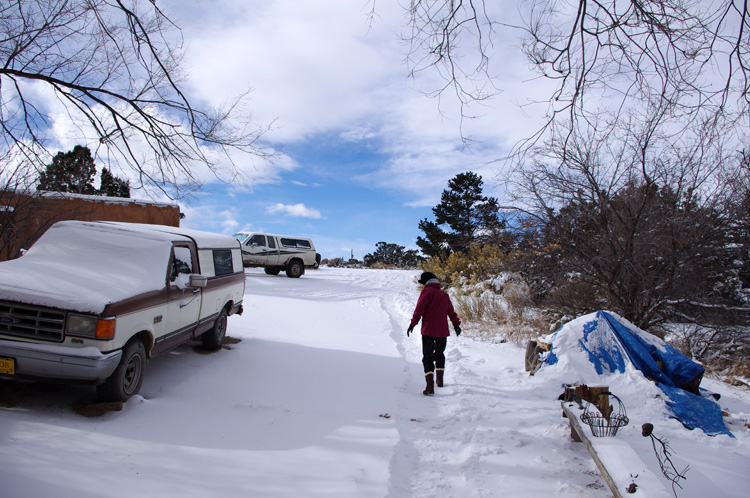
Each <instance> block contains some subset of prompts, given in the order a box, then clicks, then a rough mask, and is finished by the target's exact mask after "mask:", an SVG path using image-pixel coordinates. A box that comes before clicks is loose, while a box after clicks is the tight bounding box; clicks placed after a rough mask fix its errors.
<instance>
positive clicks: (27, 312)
mask: <svg viewBox="0 0 750 498" xmlns="http://www.w3.org/2000/svg"><path fill="white" fill-rule="evenodd" d="M64 329H65V312H63V311H57V310H53V309H50V308H41V307H35V306H28V305H25V304H16V303H8V302H3V301H0V334H2V335H9V336H14V337H26V338H29V339H39V340H42V341H55V342H62V340H63V336H64Z"/></svg>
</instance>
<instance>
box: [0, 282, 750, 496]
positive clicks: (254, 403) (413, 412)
mask: <svg viewBox="0 0 750 498" xmlns="http://www.w3.org/2000/svg"><path fill="white" fill-rule="evenodd" d="M415 275H416V272H407V271H378V270H347V269H330V268H322V269H321V270H319V271H308V272H307V274H306V275H305V276H303V277H302V278H300V279H296V280H295V279H289V278H286V277H284V276H277V277H272V276H268V275H265V274H264V273H263V271H262V270H248V272H247V289H246V293H245V313H244V314H243V315H242V316H241V317H238V316H235V317H232V318H230V320H229V335H230V336H231V337H234V338H237V339H240V340H241V341H240V342H239V343H237V344H233V345H231V346H230V348H231V349H224V350H221V351H219V352H217V353H214V354H198V353H197V352H195V351H193V345H186V346H183V347H180V348H178V349H176V350H175V351H173V352H172V353H171V354H168V355H166V356H163V357H159V358H156V359H154V360H153V361H151V362H150V363H149V365H148V369H147V371H146V379H145V381H144V383H143V388H142V390H141V395H140V396H137V397H135V398H133V399H131V400H130V401H129V402H128V403H126V404H125V406H124V408H123V410H122V411H119V412H109V413H107V414H105V415H103V416H101V417H94V418H86V417H83V416H81V415H78V414H76V413H75V412H74V411H73V409H72V406H73V405H74V404H75V403H76V402H77V401H79V400H80V399H82V398H86V397H88V396H90V395H91V391H90V390H87V389H84V388H76V387H70V386H66V387H62V388H54V389H49V388H44V389H41V388H38V387H37V388H34V389H31V390H30V391H29V390H28V389H21V388H19V387H17V386H16V385H12V386H9V385H8V384H7V383H3V384H0V387H1V388H2V389H4V390H6V391H7V390H11V392H14V393H15V395H16V396H20V398H19V400H18V403H17V404H16V405H15V406H13V407H11V408H0V462H2V464H1V465H0V496H2V497H3V498H14V497H18V498H28V497H51V496H54V497H62V498H66V497H75V498H89V497H91V498H93V497H132V496H154V497H167V496H180V497H185V498H187V497H213V496H221V497H294V498H298V497H302V496H304V497H317V496H320V497H326V498H330V497H389V498H402V497H403V498H405V497H461V498H464V497H485V496H506V497H541V496H545V497H546V496H571V497H604V496H611V493H610V491H609V489H608V487H607V486H606V484H605V483H604V480H603V479H602V477H601V475H600V474H599V472H598V470H597V468H596V466H595V465H594V463H593V461H592V459H591V458H590V457H589V454H588V452H587V451H586V449H585V447H584V446H583V444H580V443H574V442H573V441H572V440H571V439H570V437H569V433H570V430H569V427H568V423H567V421H566V420H565V419H564V418H562V417H561V408H560V403H559V401H557V397H558V395H559V394H560V393H561V392H562V387H561V385H562V384H563V383H564V382H566V379H562V378H559V372H558V373H556V372H555V370H554V369H549V370H548V371H546V372H545V371H540V372H539V373H538V374H537V375H536V376H534V377H529V375H528V374H527V373H526V372H525V371H524V360H523V350H521V349H519V348H518V347H516V346H514V345H512V344H493V343H487V342H481V341H475V340H472V339H471V338H467V337H464V336H461V337H458V338H456V337H453V336H452V337H451V338H450V339H449V342H448V348H447V350H446V356H447V358H448V360H447V368H446V386H445V387H443V388H439V389H437V392H436V394H435V396H432V397H426V396H423V395H422V394H421V391H422V389H423V387H424V386H423V383H424V376H423V374H422V371H421V368H422V367H421V363H420V358H421V349H420V340H419V336H418V335H417V334H414V335H412V336H411V337H410V338H407V337H406V334H405V330H406V327H407V325H408V321H409V318H410V316H411V313H412V311H413V306H414V304H415V303H416V299H417V295H418V286H417V285H416V284H415V283H414V277H415ZM605 380H606V381H607V382H610V381H611V384H612V385H611V389H612V390H613V392H615V393H616V394H617V395H618V396H619V397H620V398H621V399H622V400H623V401H624V403H625V405H626V407H627V409H628V415H629V416H630V424H629V425H628V426H627V427H625V428H624V429H621V430H620V432H618V435H617V439H621V440H622V441H625V442H627V443H628V444H630V445H631V446H632V447H633V449H634V450H635V451H636V453H637V454H638V456H639V458H640V459H641V460H642V461H643V462H644V463H645V464H647V466H648V467H649V468H650V469H651V470H653V472H655V473H657V474H659V475H660V473H659V469H658V464H657V460H656V457H655V455H654V452H653V449H652V448H651V443H650V441H649V440H648V439H646V438H643V437H641V435H640V432H641V424H642V423H644V422H651V423H653V424H654V426H655V429H654V433H655V434H656V435H658V436H659V437H662V438H664V439H667V440H668V441H669V442H670V443H671V447H672V453H673V461H674V462H675V466H676V467H678V470H683V469H684V468H685V467H686V466H689V470H688V471H687V474H686V476H687V480H686V481H683V482H682V486H683V489H682V490H679V489H678V496H680V497H705V496H711V497H712V498H718V497H722V496H746V494H745V493H746V488H747V486H748V484H750V477H749V475H748V471H750V432H749V431H748V429H746V428H745V427H744V424H743V420H745V419H748V418H750V395H748V392H747V391H742V390H738V389H735V388H732V387H729V386H726V385H724V384H721V383H718V382H716V381H712V380H710V379H706V380H704V383H703V385H704V386H705V387H708V388H709V389H711V390H713V391H717V392H719V393H721V394H722V395H723V397H722V399H721V404H722V407H723V408H725V409H727V410H728V411H729V413H730V418H729V420H730V426H729V427H730V429H731V430H732V431H733V432H734V434H735V435H736V436H737V437H736V439H732V438H729V437H728V436H718V437H708V436H706V435H704V434H703V433H701V432H699V431H694V432H690V431H687V430H685V429H683V428H682V426H681V425H680V424H679V423H678V422H676V421H674V420H670V419H668V418H667V411H666V409H665V408H664V407H663V404H662V403H660V402H657V401H655V400H654V399H653V398H652V396H651V394H652V393H651V392H650V391H649V389H648V388H645V389H644V385H645V384H644V382H646V381H645V380H644V379H640V378H637V375H633V374H630V375H626V376H621V378H620V379H605ZM26 392H31V393H32V394H30V395H24V393H26ZM634 479H636V480H637V477H634ZM665 487H667V488H669V486H668V485H667V483H666V481H665ZM633 496H638V494H637V493H636V494H634V495H633Z"/></svg>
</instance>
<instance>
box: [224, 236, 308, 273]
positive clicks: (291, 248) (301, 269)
mask: <svg viewBox="0 0 750 498" xmlns="http://www.w3.org/2000/svg"><path fill="white" fill-rule="evenodd" d="M234 237H235V238H236V239H237V240H238V241H239V242H240V244H242V261H243V263H244V265H245V266H246V267H254V268H264V269H265V271H266V273H267V274H268V275H278V274H279V273H280V272H281V271H285V272H286V276H287V277H290V278H299V277H301V276H302V275H304V273H305V268H317V267H318V266H319V265H320V254H318V253H316V252H315V245H314V244H313V242H312V240H310V239H307V238H304V237H292V236H289V235H273V234H267V233H255V232H237V233H236V234H234Z"/></svg>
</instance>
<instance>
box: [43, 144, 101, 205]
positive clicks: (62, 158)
mask: <svg viewBox="0 0 750 498" xmlns="http://www.w3.org/2000/svg"><path fill="white" fill-rule="evenodd" d="M95 174H96V166H95V165H94V158H93V157H91V151H90V150H89V148H88V147H81V146H80V145H76V146H75V147H74V148H73V150H72V151H70V152H58V153H57V154H56V155H55V157H53V158H52V163H50V164H48V165H47V169H46V170H45V171H44V172H43V173H41V174H40V175H39V185H38V186H37V190H49V191H53V192H70V193H72V194H89V195H91V194H96V189H95V188H94V185H93V181H94V175H95Z"/></svg>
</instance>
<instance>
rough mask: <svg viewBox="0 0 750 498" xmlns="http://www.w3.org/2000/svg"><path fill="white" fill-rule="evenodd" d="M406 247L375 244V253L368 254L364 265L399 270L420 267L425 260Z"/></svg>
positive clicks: (383, 243) (381, 243) (382, 243)
mask: <svg viewBox="0 0 750 498" xmlns="http://www.w3.org/2000/svg"><path fill="white" fill-rule="evenodd" d="M405 249H406V248H405V247H404V246H400V245H398V244H388V243H386V242H378V243H377V244H375V252H374V253H372V254H366V255H365V257H364V263H365V265H366V266H372V265H374V264H376V263H382V264H386V265H392V266H397V267H399V268H413V267H416V266H418V265H419V264H420V263H421V262H422V260H423V258H422V257H420V256H419V254H417V251H415V250H413V249H409V250H408V251H406V250H405Z"/></svg>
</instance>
